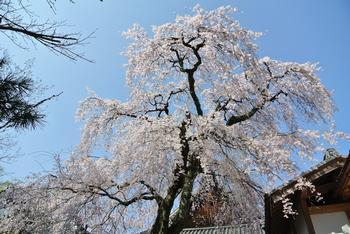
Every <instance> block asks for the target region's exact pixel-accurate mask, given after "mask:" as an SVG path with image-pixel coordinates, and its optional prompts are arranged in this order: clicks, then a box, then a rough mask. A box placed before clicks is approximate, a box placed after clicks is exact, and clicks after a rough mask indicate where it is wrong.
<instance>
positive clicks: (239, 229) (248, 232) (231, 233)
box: [180, 223, 265, 234]
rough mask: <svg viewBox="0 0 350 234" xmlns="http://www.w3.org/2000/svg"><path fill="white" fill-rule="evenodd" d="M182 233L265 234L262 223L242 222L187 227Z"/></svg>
mask: <svg viewBox="0 0 350 234" xmlns="http://www.w3.org/2000/svg"><path fill="white" fill-rule="evenodd" d="M180 234H265V231H264V230H263V229H262V226H261V225H260V224H258V223H257V224H255V225H248V224H240V225H234V226H219V227H206V228H186V229H184V230H182V231H181V232H180Z"/></svg>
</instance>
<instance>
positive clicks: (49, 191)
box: [0, 6, 335, 233]
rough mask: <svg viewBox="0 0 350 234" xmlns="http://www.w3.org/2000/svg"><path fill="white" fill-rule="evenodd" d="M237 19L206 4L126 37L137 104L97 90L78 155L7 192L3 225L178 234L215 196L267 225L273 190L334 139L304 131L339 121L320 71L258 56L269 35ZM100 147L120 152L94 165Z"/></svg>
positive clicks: (229, 209) (240, 215)
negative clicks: (266, 200) (201, 200)
mask: <svg viewBox="0 0 350 234" xmlns="http://www.w3.org/2000/svg"><path fill="white" fill-rule="evenodd" d="M234 12H235V9H234V8H231V7H220V8H218V9H216V10H212V11H205V10H203V9H202V8H200V7H198V6H197V7H195V8H194V14H193V15H191V16H189V15H187V16H178V17H176V20H175V22H173V23H166V24H163V25H160V26H156V27H154V28H153V32H152V33H151V35H148V33H147V32H146V31H145V30H144V29H143V28H142V27H140V26H139V25H134V26H133V27H132V28H131V29H129V30H128V31H127V32H125V33H124V35H125V36H126V37H127V38H130V39H132V43H131V44H130V45H129V47H128V48H127V49H126V51H125V52H124V55H125V56H126V57H127V58H128V64H127V66H126V69H127V74H126V83H127V85H128V87H129V89H130V96H129V98H128V100H127V101H126V102H121V101H118V100H110V99H103V98H100V97H98V96H97V95H96V94H94V93H91V95H90V96H89V97H88V98H87V99H86V100H84V101H83V102H82V103H81V106H80V108H79V110H78V112H77V116H78V118H79V119H81V120H83V121H85V127H84V129H83V134H82V140H81V144H80V145H79V148H78V150H77V151H76V152H75V153H74V154H73V155H72V157H71V158H70V159H69V160H68V161H65V162H61V161H60V160H57V168H56V169H57V170H56V171H55V173H54V174H52V175H48V176H39V177H35V178H33V180H32V181H31V182H30V183H29V184H26V185H21V186H20V189H18V188H17V189H15V188H14V189H9V190H8V193H7V203H6V204H11V207H10V208H8V209H7V210H6V213H7V218H6V219H3V221H2V222H4V223H5V224H6V225H2V227H4V228H7V229H6V230H9V229H11V227H12V228H13V225H16V228H18V227H20V228H22V229H23V230H31V231H38V230H39V231H40V230H41V231H42V230H51V231H52V230H53V231H55V230H56V231H57V232H58V230H60V231H61V230H71V229H72V228H73V229H74V228H76V229H79V230H90V231H92V232H97V233H117V232H120V231H122V230H125V229H126V230H129V231H130V232H136V231H141V230H149V231H150V233H179V232H180V230H181V229H182V228H183V227H184V225H185V222H186V220H188V219H189V217H190V216H191V214H192V213H193V211H194V210H197V209H198V207H197V206H198V203H196V202H195V200H196V199H194V198H197V197H200V196H203V194H206V193H211V191H214V188H215V190H217V189H219V190H220V191H221V192H220V193H221V194H225V199H223V200H224V201H225V204H222V205H221V206H220V207H218V209H219V208H220V209H224V212H225V213H226V214H227V215H226V216H230V217H232V220H231V221H230V222H241V221H242V222H243V221H245V222H246V221H247V220H249V219H253V220H254V219H258V218H261V216H262V212H261V209H262V207H263V205H262V203H261V200H262V199H261V195H262V194H263V192H265V191H267V189H268V185H271V184H273V183H274V182H275V181H276V179H279V178H280V176H281V175H292V174H293V173H295V172H296V171H297V169H296V166H295V162H294V161H293V160H292V158H294V159H295V158H296V157H301V158H302V159H304V158H307V159H310V158H311V157H312V155H313V154H314V152H315V151H316V150H318V146H319V143H320V141H322V136H323V135H324V136H327V138H332V137H330V134H329V133H327V134H323V135H322V134H321V133H320V132H318V131H311V130H306V129H303V128H302V127H303V126H304V125H303V123H304V122H311V123H325V124H327V123H331V122H332V116H333V112H334V111H335V106H334V104H333V101H332V99H331V95H330V93H329V92H328V91H327V89H326V88H325V87H324V86H323V85H322V83H321V82H320V79H319V78H318V77H317V75H316V73H317V71H318V67H317V65H315V64H311V63H304V64H300V63H295V62H281V61H277V60H274V59H271V58H269V57H263V58H259V57H258V56H257V46H256V44H255V42H254V41H255V39H256V38H257V37H259V36H260V33H256V32H253V31H250V30H247V29H244V28H242V27H241V25H240V24H239V22H237V21H236V20H234V19H233V18H232V14H233V13H234ZM332 139H333V138H332ZM101 144H102V145H103V146H104V147H105V149H106V151H108V152H109V154H110V156H109V157H106V158H103V157H101V158H98V159H96V158H93V157H90V156H89V155H90V154H91V151H93V150H94V149H95V147H96V146H99V145H101ZM23 190H25V191H29V192H23ZM18 191H19V192H18ZM203 191H206V192H203ZM38 210H41V212H38ZM20 211H21V212H20ZM41 213H44V214H45V215H44V216H41V215H39V214H41ZM220 216H221V217H224V216H225V215H223V213H221V214H220ZM40 217H41V218H40ZM217 222H218V223H220V217H218V219H217ZM0 229H1V228H0Z"/></svg>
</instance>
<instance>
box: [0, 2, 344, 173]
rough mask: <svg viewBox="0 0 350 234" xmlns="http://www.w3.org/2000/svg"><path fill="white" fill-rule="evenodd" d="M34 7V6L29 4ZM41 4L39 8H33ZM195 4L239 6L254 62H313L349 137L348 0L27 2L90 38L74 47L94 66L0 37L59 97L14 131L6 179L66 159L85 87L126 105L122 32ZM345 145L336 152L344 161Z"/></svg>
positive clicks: (76, 129)
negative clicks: (29, 126) (34, 124)
mask: <svg viewBox="0 0 350 234" xmlns="http://www.w3.org/2000/svg"><path fill="white" fill-rule="evenodd" d="M33 2H34V1H33ZM39 2H40V3H39ZM197 3H199V4H200V5H201V6H202V7H204V8H205V9H214V8H216V7H218V6H221V5H231V6H235V7H238V9H239V10H240V11H241V12H240V13H237V14H236V18H237V19H238V20H240V22H241V24H242V25H243V26H244V27H246V28H249V29H252V30H255V31H260V32H264V34H265V35H264V36H263V37H262V38H261V39H259V40H258V44H259V47H260V55H261V56H270V57H271V58H274V59H279V60H284V61H296V62H306V61H311V62H319V63H320V66H321V67H322V70H321V71H320V72H319V76H320V77H321V80H322V81H323V83H324V84H325V85H326V86H327V87H328V88H329V89H330V90H334V100H335V102H336V104H337V106H338V108H339V111H338V112H337V113H336V114H335V120H336V123H337V126H338V129H339V130H341V131H345V132H348V133H350V121H349V114H350V108H349V107H350V104H349V102H350V91H349V89H350V78H349V70H350V59H349V55H350V14H349V12H350V2H349V1H348V0H335V1H316V0H309V1H305V0H283V1H281V0H265V1H261V0H236V1H219V0H215V1H210V0H207V1H192V0H176V1H165V0H157V1H156V0H128V1H118V0H104V2H100V1H98V0H89V1H86V0H85V1H84V0H76V3H75V4H70V3H69V1H68V0H60V1H59V3H58V4H57V13H56V15H54V14H53V13H52V12H51V11H50V10H49V8H48V7H47V6H46V5H45V4H43V1H38V3H33V4H34V5H33V10H34V11H35V12H36V13H37V14H38V15H39V16H40V17H41V18H42V19H43V20H44V19H47V18H50V19H57V20H59V21H62V20H65V21H66V22H67V24H69V25H72V26H71V27H70V28H69V30H71V31H79V32H81V33H83V34H85V35H87V34H89V33H91V32H92V31H95V30H97V31H96V33H95V34H94V38H91V39H90V40H89V44H87V45H85V46H84V47H82V48H80V50H81V51H84V52H85V54H86V56H87V57H88V58H90V59H93V60H94V61H95V63H87V62H82V61H80V62H75V63H74V62H72V61H69V60H67V59H66V58H64V57H61V56H55V55H53V54H52V53H51V52H49V51H48V50H47V49H45V48H43V47H41V46H40V45H38V46H37V47H36V48H34V49H31V50H30V51H24V50H22V49H19V48H18V47H15V46H13V45H12V44H11V42H9V41H7V40H6V38H4V37H2V36H0V41H1V44H2V46H3V47H5V48H8V52H9V54H10V55H11V56H12V57H13V60H14V61H15V62H16V63H18V64H22V63H23V62H24V61H25V60H27V59H31V58H35V63H34V66H33V74H34V76H35V78H37V79H40V80H42V84H45V85H49V86H52V88H50V89H49V90H48V91H47V95H50V94H53V93H58V92H60V91H64V93H63V95H62V96H61V97H59V98H58V99H57V100H55V101H51V102H50V103H48V104H47V108H46V109H45V110H46V113H47V114H48V117H47V119H46V121H47V123H46V125H45V126H43V127H42V128H40V129H37V130H35V131H31V132H21V133H20V135H19V136H18V138H17V142H18V146H19V147H20V148H21V152H22V155H20V156H19V157H18V158H17V160H16V161H15V162H13V163H11V164H8V165H5V170H6V172H7V173H8V177H10V178H14V177H17V178H23V177H24V176H26V175H29V174H30V173H31V172H37V171H41V170H42V169H43V168H45V169H50V165H51V163H52V157H51V156H52V155H53V154H54V153H60V154H62V155H63V156H65V157H67V156H68V155H69V152H71V151H72V150H73V149H74V147H75V146H76V145H77V144H78V142H79V139H80V129H81V127H82V125H81V124H80V123H76V122H75V120H74V114H75V110H76V108H77V106H78V104H79V101H81V100H82V99H84V98H85V97H86V96H87V92H86V87H90V88H91V89H93V90H95V91H96V93H97V94H98V95H99V96H102V97H106V98H118V99H125V98H126V96H127V91H126V90H125V86H124V72H125V71H124V68H123V64H125V63H126V59H125V58H123V57H122V56H121V55H120V52H121V51H123V50H124V48H125V47H126V46H127V43H128V42H127V41H126V40H125V39H124V38H123V37H122V36H121V32H123V31H125V30H127V29H128V28H129V27H130V26H131V25H132V24H133V23H135V22H137V23H139V24H141V25H142V26H144V27H146V28H147V29H150V27H151V26H152V25H158V24H162V23H166V22H169V21H173V20H174V18H175V16H176V15H177V14H179V15H182V14H188V13H191V9H192V7H193V6H194V5H196V4H197ZM349 149H350V144H349V145H346V144H342V145H339V146H338V150H339V151H340V152H341V153H343V154H345V153H347V151H348V150H349Z"/></svg>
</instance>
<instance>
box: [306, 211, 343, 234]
mask: <svg viewBox="0 0 350 234" xmlns="http://www.w3.org/2000/svg"><path fill="white" fill-rule="evenodd" d="M311 220H312V223H313V225H314V229H315V232H316V234H329V233H332V232H335V233H343V232H342V229H341V227H342V226H343V225H345V224H348V223H349V221H348V218H347V216H346V213H345V212H334V213H326V214H315V215H311Z"/></svg>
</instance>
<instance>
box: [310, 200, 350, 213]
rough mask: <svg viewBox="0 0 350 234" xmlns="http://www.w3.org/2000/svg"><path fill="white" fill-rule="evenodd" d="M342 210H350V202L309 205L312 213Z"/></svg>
mask: <svg viewBox="0 0 350 234" xmlns="http://www.w3.org/2000/svg"><path fill="white" fill-rule="evenodd" d="M340 211H350V202H349V203H338V204H332V205H324V206H311V207H309V213H310V214H323V213H333V212H340Z"/></svg>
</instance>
